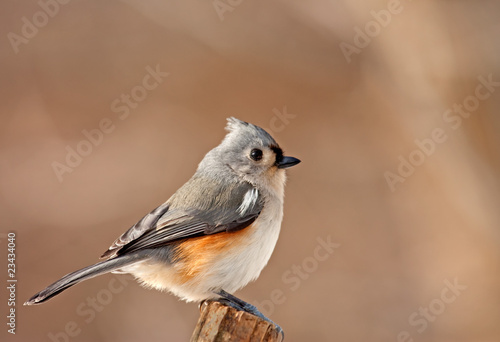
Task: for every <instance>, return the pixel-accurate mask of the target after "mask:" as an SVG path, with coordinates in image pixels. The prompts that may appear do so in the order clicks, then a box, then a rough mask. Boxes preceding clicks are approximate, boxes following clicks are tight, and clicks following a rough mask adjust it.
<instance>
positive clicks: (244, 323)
mask: <svg viewBox="0 0 500 342" xmlns="http://www.w3.org/2000/svg"><path fill="white" fill-rule="evenodd" d="M282 340H283V338H282V336H281V334H280V333H279V332H278V330H276V327H275V326H274V325H273V324H272V323H270V322H267V321H265V320H263V319H262V318H260V317H257V316H254V315H252V314H249V313H247V312H244V311H239V310H236V309H235V308H232V307H229V306H226V305H224V304H222V303H220V302H217V301H205V302H204V303H203V304H202V306H201V308H200V318H199V320H198V324H197V325H196V328H195V329H194V332H193V336H192V337H191V342H281V341H282Z"/></svg>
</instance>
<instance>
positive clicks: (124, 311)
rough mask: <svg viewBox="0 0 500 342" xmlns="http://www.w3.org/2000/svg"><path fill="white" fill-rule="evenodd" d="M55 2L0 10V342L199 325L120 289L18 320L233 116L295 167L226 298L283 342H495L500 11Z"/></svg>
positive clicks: (117, 337) (487, 5)
mask: <svg viewBox="0 0 500 342" xmlns="http://www.w3.org/2000/svg"><path fill="white" fill-rule="evenodd" d="M60 1H61V3H59V2H55V0H54V1H51V0H42V1H40V2H38V1H32V0H30V1H22V2H19V1H12V0H8V1H3V2H2V4H1V5H0V6H1V7H2V10H1V11H0V13H1V14H0V17H1V18H0V28H1V29H0V32H1V33H2V35H3V37H4V38H3V39H2V40H1V43H0V44H1V47H0V58H1V66H0V87H1V92H0V99H1V101H0V113H1V119H2V121H1V125H0V141H1V142H0V144H1V145H0V175H1V178H0V195H1V197H0V215H1V218H2V226H1V229H0V233H1V235H0V246H1V248H0V250H1V251H2V255H1V259H0V267H1V269H0V274H1V275H2V276H1V283H2V286H1V289H2V290H1V291H0V294H1V296H2V297H1V298H2V299H1V301H0V312H1V315H0V316H1V317H4V318H2V320H0V321H1V322H2V324H1V325H0V326H1V327H2V328H1V331H0V339H1V340H2V341H52V340H53V341H75V342H76V341H122V342H123V341H143V340H147V341H187V340H188V339H189V336H190V335H191V332H192V330H193V328H194V326H195V324H196V321H197V318H198V309H197V306H196V305H195V304H192V303H191V304H185V303H183V302H180V301H179V300H178V299H177V298H176V297H174V296H171V295H168V294H166V293H159V292H156V291H149V290H145V289H142V288H141V287H140V286H139V285H137V284H136V283H135V282H134V281H131V280H130V279H129V278H127V277H126V276H125V277H124V276H114V275H106V276H102V277H99V278H96V279H93V280H90V281H87V282H85V283H82V284H80V285H78V286H76V287H74V288H72V289H70V290H68V291H67V292H65V293H63V294H61V295H60V296H58V297H56V298H55V299H53V300H52V301H50V302H48V303H46V304H45V305H42V306H37V307H22V306H21V305H22V303H23V302H24V301H25V300H26V299H27V298H29V297H30V296H31V295H32V294H34V293H35V292H37V291H39V290H41V289H42V288H43V287H44V286H46V285H48V284H49V283H51V282H52V281H55V280H57V279H58V278H59V277H60V276H62V275H64V274H66V273H69V272H70V271H73V270H75V269H77V268H80V267H83V266H86V265H88V264H91V263H94V262H96V261H97V260H98V256H99V255H100V254H101V253H102V252H103V251H104V250H105V249H106V248H107V247H108V246H109V245H110V244H111V242H112V241H113V240H114V239H115V238H116V237H117V236H118V235H119V234H121V233H122V232H123V231H124V230H125V229H127V228H128V227H129V226H131V225H132V224H134V223H135V222H136V221H137V220H138V219H140V218H141V217H142V215H144V214H145V213H147V212H148V211H149V210H151V209H152V208H154V207H155V206H156V205H158V204H160V203H162V202H163V201H165V200H166V199H167V198H168V197H169V196H170V195H171V194H172V193H173V192H174V191H175V190H176V189H177V188H178V187H179V186H180V185H181V184H183V182H185V181H186V180H187V179H188V178H189V177H190V176H191V175H192V173H193V172H194V170H195V168H196V166H197V163H198V162H199V161H200V160H201V158H202V157H203V155H204V154H205V153H206V152H207V151H208V150H209V149H211V148H212V147H214V146H215V145H217V144H218V143H219V142H220V140H221V139H222V138H223V136H224V134H225V132H224V130H223V127H224V125H225V118H226V117H228V116H236V117H238V118H240V119H243V120H246V121H250V122H252V123H255V124H257V125H260V126H262V127H265V128H267V129H268V130H269V131H270V132H271V133H272V134H273V136H274V137H275V138H276V140H277V141H278V142H280V144H281V145H282V146H283V147H284V148H285V150H286V152H287V153H288V154H290V155H293V156H296V157H299V158H300V159H302V161H303V162H302V164H300V165H299V166H297V167H295V168H293V169H291V170H290V171H289V172H288V174H289V182H288V185H287V189H286V202H285V219H284V222H283V227H282V232H281V236H280V240H279V242H278V245H277V247H276V250H275V253H274V255H273V257H272V258H271V261H270V263H269V265H268V266H267V268H266V269H265V270H264V271H263V273H262V275H261V277H260V278H259V280H258V281H256V282H255V283H252V284H251V285H249V286H247V287H246V288H245V289H243V290H242V291H240V292H238V293H237V294H238V295H239V296H240V297H242V298H244V299H246V300H248V301H251V302H253V303H254V304H257V305H258V306H260V307H261V308H262V309H263V310H264V311H266V312H267V313H268V314H269V315H270V316H271V318H272V319H273V320H275V321H276V322H278V323H279V324H280V325H281V326H282V327H283V329H284V330H285V332H286V340H287V341H410V340H411V339H413V341H420V342H424V341H426V342H427V341H429V342H431V341H485V342H486V341H499V340H500V324H499V321H500V272H499V271H500V255H499V253H500V252H499V242H500V235H499V224H500V211H499V204H500V184H499V180H500V177H499V172H500V156H499V147H500V134H499V133H500V118H499V108H500V87H499V85H500V83H498V82H499V81H500V63H499V53H500V40H499V39H498V37H500V21H499V17H500V4H499V3H498V2H496V1H492V0H485V1H413V2H411V1H409V0H408V1H401V2H397V1H394V0H393V1H389V2H388V1H371V2H363V1H347V0H343V1H342V0H337V1H328V2H326V1H307V2H306V1H299V0H295V1H273V2H269V1H249V0H247V1H236V0H233V1H223V0H221V1H192V0H189V1H158V0H148V1H139V0H126V1H77V0H74V1H70V2H68V3H67V4H65V3H64V1H62V0H60ZM47 13H48V14H47ZM343 50H344V53H343ZM345 51H347V52H345ZM155 69H158V70H159V71H160V74H161V73H167V72H168V73H169V74H168V76H165V75H163V76H158V75H159V74H158V72H156V77H157V79H156V80H155V81H153V79H152V78H148V82H149V83H146V85H147V86H148V87H149V88H150V89H146V88H144V86H143V79H144V78H145V77H146V75H148V74H150V73H151V70H155ZM488 79H489V80H488ZM155 82H156V83H155ZM155 84H156V85H155ZM122 94H124V95H122ZM124 96H131V98H132V100H130V99H129V100H127V99H126V97H124ZM134 98H135V100H134ZM126 101H129V103H130V104H127V102H126ZM460 106H462V107H460ZM127 112H128V116H126V113H127ZM460 112H461V113H460ZM285 113H287V115H288V116H285ZM122 118H123V119H122ZM103 120H104V123H103ZM102 124H104V125H105V127H107V131H108V133H102V138H99V134H97V133H95V131H92V130H96V129H99V127H100V125H102ZM106 125H107V126H106ZM83 130H86V131H87V132H94V134H95V135H94V139H97V140H95V142H96V143H95V144H92V142H91V141H90V142H89V138H87V137H86V136H85V135H84V133H82V131H83ZM436 130H437V131H436ZM433 135H434V138H435V142H432V143H431V142H430V140H428V139H431V138H432V137H433ZM416 139H418V141H419V144H420V145H421V146H423V147H421V148H419V147H418V144H417V143H416V142H415V140H416ZM68 149H69V150H68ZM77 149H79V150H80V151H83V152H82V153H83V154H86V155H85V156H83V157H81V160H78V159H75V158H76V157H74V156H73V157H72V158H73V159H71V160H70V163H74V164H72V165H73V166H74V167H71V166H68V165H66V160H65V159H66V158H67V154H68V153H69V152H68V151H72V150H77ZM423 150H425V151H424V152H427V154H428V155H427V154H424V152H422V151H423ZM419 151H420V152H419ZM54 163H59V164H54ZM412 164H413V165H412ZM54 165H58V166H57V167H58V170H59V176H58V175H57V173H58V172H56V171H55V170H54ZM62 165H66V166H65V167H67V168H66V169H61V167H62ZM398 168H399V169H400V170H399V171H398ZM62 170H64V172H63V171H62ZM70 170H71V172H70ZM387 172H390V173H391V174H387ZM387 177H389V182H388V180H387ZM397 177H401V178H397ZM403 180H404V182H403ZM9 231H15V232H16V233H17V279H18V283H17V293H16V295H17V327H16V328H17V330H16V335H15V336H13V335H11V334H9V333H7V329H8V327H7V326H6V324H5V323H6V321H7V318H6V315H7V314H8V308H9V307H8V306H7V297H6V295H7V292H6V286H7V285H6V284H7V272H6V269H7V265H6V263H7V260H6V259H7V255H6V252H5V249H6V246H7V239H6V234H7V232H9ZM328 239H330V241H332V242H334V243H337V244H339V246H338V248H336V249H335V250H334V251H333V254H318V253H315V252H316V251H317V250H316V249H317V248H319V247H318V246H322V245H321V243H320V242H319V241H320V240H323V241H328ZM323 252H324V251H323ZM319 256H321V260H319V258H318V257H319ZM299 267H300V269H299ZM117 277H118V278H117ZM116 279H122V282H118V281H117V280H116ZM453 284H455V285H453ZM450 288H451V289H450ZM92 298H94V300H96V301H95V304H94V305H95V306H91V305H90V304H88V303H89V302H88V300H90V301H92ZM273 301H274V302H273ZM270 303H273V304H272V305H271V304H270ZM65 330H66V331H65Z"/></svg>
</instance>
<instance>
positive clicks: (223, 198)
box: [102, 178, 263, 258]
mask: <svg viewBox="0 0 500 342" xmlns="http://www.w3.org/2000/svg"><path fill="white" fill-rule="evenodd" d="M193 192H195V193H196V195H195V196H193V195H194V193H193ZM190 198H192V199H195V200H192V201H190V200H189V199H190ZM179 203H183V205H182V206H180V205H179ZM262 207H263V201H262V197H261V194H260V193H259V192H258V191H257V189H255V188H254V187H253V186H252V185H251V184H249V183H238V184H236V185H233V186H227V185H226V186H214V184H210V182H208V183H207V180H206V179H196V178H195V179H191V180H190V181H189V182H188V183H186V184H185V185H184V186H183V187H182V188H180V189H179V190H178V191H177V192H176V193H175V194H174V196H172V197H171V198H170V199H169V200H168V201H167V202H166V203H164V204H162V205H160V206H159V207H158V208H156V209H154V210H153V211H152V212H151V213H149V214H148V215H146V216H144V217H143V218H142V219H141V220H140V221H139V222H137V223H136V224H135V225H134V226H132V227H131V228H130V229H129V230H127V231H126V232H125V233H124V234H123V235H121V236H120V237H119V238H118V239H116V241H115V242H114V243H113V244H112V245H111V247H109V249H108V250H107V251H106V252H104V254H103V255H102V257H108V258H113V257H115V256H117V255H122V254H124V253H130V252H133V251H137V250H142V249H147V248H155V247H160V246H164V245H167V244H169V243H172V242H175V241H178V240H180V239H185V238H190V237H196V236H202V235H209V234H216V233H220V232H225V231H226V232H227V231H236V230H240V229H244V228H246V227H248V226H249V225H251V224H252V223H253V222H254V221H255V219H256V218H257V217H258V216H259V214H260V212H261V210H262Z"/></svg>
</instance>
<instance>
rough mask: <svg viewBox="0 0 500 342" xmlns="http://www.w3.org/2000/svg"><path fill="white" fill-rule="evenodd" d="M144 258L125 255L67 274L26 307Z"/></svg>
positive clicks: (41, 292)
mask: <svg viewBox="0 0 500 342" xmlns="http://www.w3.org/2000/svg"><path fill="white" fill-rule="evenodd" d="M144 258H145V256H144V255H141V254H132V255H123V256H119V257H117V258H113V259H109V260H106V261H101V262H99V263H97V264H95V265H91V266H87V267H85V268H82V269H81V270H78V271H75V272H72V273H70V274H67V275H65V276H64V277H62V278H61V279H59V280H58V281H56V282H55V283H53V284H52V285H49V286H47V288H45V289H44V290H42V291H40V292H38V293H37V294H35V295H34V296H33V297H31V298H30V299H29V300H28V301H27V302H26V303H24V305H35V304H41V303H43V302H45V301H47V300H49V299H50V298H52V297H54V296H56V295H58V294H59V293H61V292H62V291H64V290H66V289H67V288H69V287H71V286H73V285H76V284H78V283H79V282H82V281H84V280H87V279H90V278H94V277H96V276H99V275H101V274H105V273H108V272H112V271H115V270H118V269H120V268H122V267H124V266H127V265H130V264H133V263H136V262H138V261H141V260H143V259H144Z"/></svg>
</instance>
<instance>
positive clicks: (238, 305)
mask: <svg viewBox="0 0 500 342" xmlns="http://www.w3.org/2000/svg"><path fill="white" fill-rule="evenodd" d="M215 293H216V294H218V295H219V296H221V298H219V299H218V301H219V302H221V303H224V304H226V305H229V306H231V307H233V308H235V309H237V310H240V311H245V312H248V313H249V314H252V315H254V316H257V317H259V318H262V319H263V320H265V321H267V322H269V323H271V324H273V325H274V326H275V327H276V330H278V332H279V333H280V334H281V335H282V336H283V338H284V337H285V334H284V332H283V329H281V327H280V326H279V325H278V324H276V323H274V322H273V321H271V320H270V319H269V318H267V317H266V316H264V315H263V314H262V312H260V311H259V310H258V309H257V308H256V307H255V306H253V305H252V304H250V303H247V302H245V301H244V300H241V299H239V298H238V297H236V296H233V295H232V294H230V293H228V292H226V291H224V290H222V289H221V290H218V291H215Z"/></svg>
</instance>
